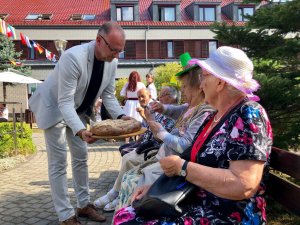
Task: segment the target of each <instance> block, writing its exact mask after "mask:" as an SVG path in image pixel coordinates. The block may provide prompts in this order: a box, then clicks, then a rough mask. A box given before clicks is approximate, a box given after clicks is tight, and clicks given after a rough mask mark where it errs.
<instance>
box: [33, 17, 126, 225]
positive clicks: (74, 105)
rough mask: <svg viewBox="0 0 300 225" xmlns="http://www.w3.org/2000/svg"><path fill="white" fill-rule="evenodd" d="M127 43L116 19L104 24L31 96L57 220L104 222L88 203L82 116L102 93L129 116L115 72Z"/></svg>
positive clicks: (109, 105)
mask: <svg viewBox="0 0 300 225" xmlns="http://www.w3.org/2000/svg"><path fill="white" fill-rule="evenodd" d="M124 45H125V34H124V31H123V29H122V28H121V27H120V26H119V25H118V24H117V23H114V22H108V23H105V24H103V25H102V26H101V27H100V29H99V31H98V33H97V37H96V40H95V41H92V42H90V43H87V44H83V45H79V46H75V47H72V48H70V49H68V50H67V51H65V53H64V54H63V55H62V56H61V58H60V59H59V61H58V63H57V65H56V66H55V68H54V70H53V71H52V72H51V73H50V74H49V75H48V77H47V79H46V80H45V81H44V82H43V84H42V85H41V86H40V87H39V88H38V89H37V90H36V91H35V93H34V94H33V96H32V97H31V98H30V100H29V105H30V108H31V110H32V111H33V112H34V114H35V118H36V122H37V125H38V127H39V128H41V129H43V130H44V134H45V140H46V148H47V153H48V171H49V180H50V185H51V192H52V199H53V203H54V206H55V210H56V213H57V215H58V218H59V221H60V224H63V225H68V224H76V225H78V224H80V221H79V220H78V218H77V216H82V217H88V218H90V219H91V220H94V221H98V222H102V221H105V217H104V216H103V215H101V214H100V213H99V212H97V210H96V209H95V207H94V206H93V205H92V204H90V195H89V185H88V167H87V157H88V154H87V143H93V142H94V141H96V139H94V138H92V134H91V132H90V131H88V130H86V117H87V116H88V117H89V116H91V113H92V107H93V105H94V102H95V101H96V99H97V98H98V97H99V96H100V95H101V98H102V100H103V104H104V105H105V107H106V109H107V110H108V112H109V114H110V115H111V116H112V117H113V118H114V119H116V118H122V119H129V117H128V116H125V115H124V112H123V110H122V109H121V107H120V105H119V103H118V101H117V100H116V98H115V95H114V91H115V74H116V69H117V62H118V59H117V58H118V56H119V53H120V52H122V51H123V49H124ZM67 144H68V145H69V149H70V153H71V160H72V174H73V185H74V189H75V193H76V197H77V210H76V214H77V216H76V215H75V210H74V208H73V207H72V205H71V203H70V199H69V195H68V184H67V176H66V167H67Z"/></svg>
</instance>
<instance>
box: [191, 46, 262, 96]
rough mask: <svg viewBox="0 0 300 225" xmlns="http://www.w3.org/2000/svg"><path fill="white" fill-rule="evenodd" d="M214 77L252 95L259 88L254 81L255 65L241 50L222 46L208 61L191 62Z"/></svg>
mask: <svg viewBox="0 0 300 225" xmlns="http://www.w3.org/2000/svg"><path fill="white" fill-rule="evenodd" d="M195 61H196V63H197V64H198V65H199V66H200V67H201V68H202V69H204V70H206V71H208V72H209V73H211V74H212V75H214V76H216V77H218V78H220V79H221V80H224V81H226V82H227V83H228V84H230V85H232V86H233V87H235V88H237V89H238V90H240V91H242V92H244V93H246V94H248V95H252V92H254V91H256V90H257V89H258V88H259V86H260V85H259V84H258V82H257V81H256V80H254V79H253V63H252V61H251V60H250V59H249V58H248V56H247V55H246V53H245V52H243V51H242V50H240V49H237V48H233V47H228V46H222V47H219V48H218V49H217V50H216V51H214V52H213V53H212V55H211V56H210V57H209V58H208V59H206V60H190V62H189V63H190V64H191V65H193V64H194V63H195Z"/></svg>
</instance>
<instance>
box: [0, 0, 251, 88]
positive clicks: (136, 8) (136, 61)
mask: <svg viewBox="0 0 300 225" xmlns="http://www.w3.org/2000/svg"><path fill="white" fill-rule="evenodd" d="M0 3H1V7H0V18H2V19H3V20H4V21H5V22H6V23H7V24H10V25H12V26H14V28H15V29H16V33H17V39H16V40H14V42H15V48H16V50H17V51H22V52H23V54H22V60H24V61H23V63H24V64H25V65H28V66H31V69H32V77H33V78H36V79H39V80H45V79H46V77H47V75H48V73H49V72H50V71H51V70H52V69H53V68H54V66H55V63H56V62H53V61H49V60H48V59H47V58H46V57H45V53H42V54H39V52H38V51H36V50H35V49H34V48H33V47H32V48H28V47H27V46H26V45H24V44H22V43H21V41H20V33H22V34H25V35H26V36H27V37H28V38H29V41H30V42H31V44H33V42H32V41H34V42H36V43H38V44H39V45H40V46H42V47H43V48H44V49H47V50H49V51H51V52H52V53H54V54H55V55H56V56H59V53H58V52H57V50H56V48H55V45H54V42H53V41H54V40H57V39H63V40H66V41H68V42H67V46H66V49H68V48H71V47H72V46H75V45H79V44H82V43H86V42H89V41H91V40H94V39H95V37H96V34H97V30H98V28H99V26H101V24H103V23H104V22H106V21H117V22H118V23H119V24H120V25H121V26H122V27H123V28H124V30H125V33H126V39H127V41H126V45H125V49H124V50H125V51H124V53H122V54H121V55H120V60H119V68H118V71H117V74H116V77H117V78H121V77H128V75H129V73H130V72H131V71H132V70H137V71H138V72H139V73H140V74H141V75H142V76H145V75H146V74H147V72H148V71H149V70H151V69H153V68H154V67H155V66H158V65H161V64H164V63H166V62H171V61H179V60H178V58H179V55H180V54H182V53H183V52H189V53H190V54H191V56H192V57H194V58H207V57H208V56H209V54H210V52H211V51H213V50H215V49H216V48H217V47H218V46H219V45H220V43H218V41H217V40H215V38H214V33H213V32H212V31H211V30H210V25H212V24H213V23H214V22H225V23H227V24H232V23H235V24H236V25H241V26H242V25H244V23H245V22H246V21H247V19H246V18H245V17H244V16H245V15H252V14H253V13H254V12H255V7H256V5H255V4H250V3H248V4H243V3H242V1H236V0H140V1H138V0H89V1H80V0H73V1H64V0H52V1H50V2H49V1H46V0H39V1H32V0H23V1H19V0H9V1H5V0H0ZM33 89H34V88H33ZM30 91H31V88H29V93H30Z"/></svg>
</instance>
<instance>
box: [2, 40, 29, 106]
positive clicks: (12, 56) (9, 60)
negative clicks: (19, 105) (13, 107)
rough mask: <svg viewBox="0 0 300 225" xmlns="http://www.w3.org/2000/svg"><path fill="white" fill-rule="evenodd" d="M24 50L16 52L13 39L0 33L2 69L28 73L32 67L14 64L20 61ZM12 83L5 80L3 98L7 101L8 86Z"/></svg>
mask: <svg viewBox="0 0 300 225" xmlns="http://www.w3.org/2000/svg"><path fill="white" fill-rule="evenodd" d="M21 54H22V52H16V50H15V45H14V43H13V41H12V40H10V39H8V38H7V37H6V36H4V35H3V34H0V61H1V63H0V71H6V70H7V69H8V68H12V69H15V70H18V71H20V72H22V73H24V74H28V73H29V71H30V67H27V66H23V65H14V64H13V62H20V60H19V58H20V56H21ZM8 85H10V86H13V85H14V84H12V83H7V82H3V100H4V101H6V87H7V86H8Z"/></svg>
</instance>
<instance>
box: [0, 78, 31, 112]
mask: <svg viewBox="0 0 300 225" xmlns="http://www.w3.org/2000/svg"><path fill="white" fill-rule="evenodd" d="M0 101H1V102H3V101H4V98H3V83H2V82H1V83H0ZM6 102H18V103H22V108H23V110H22V111H23V113H24V112H25V109H27V108H28V94H27V84H16V85H14V86H6ZM6 107H7V108H8V111H9V113H12V112H13V107H14V108H15V112H16V113H20V112H21V105H20V104H7V105H6Z"/></svg>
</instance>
